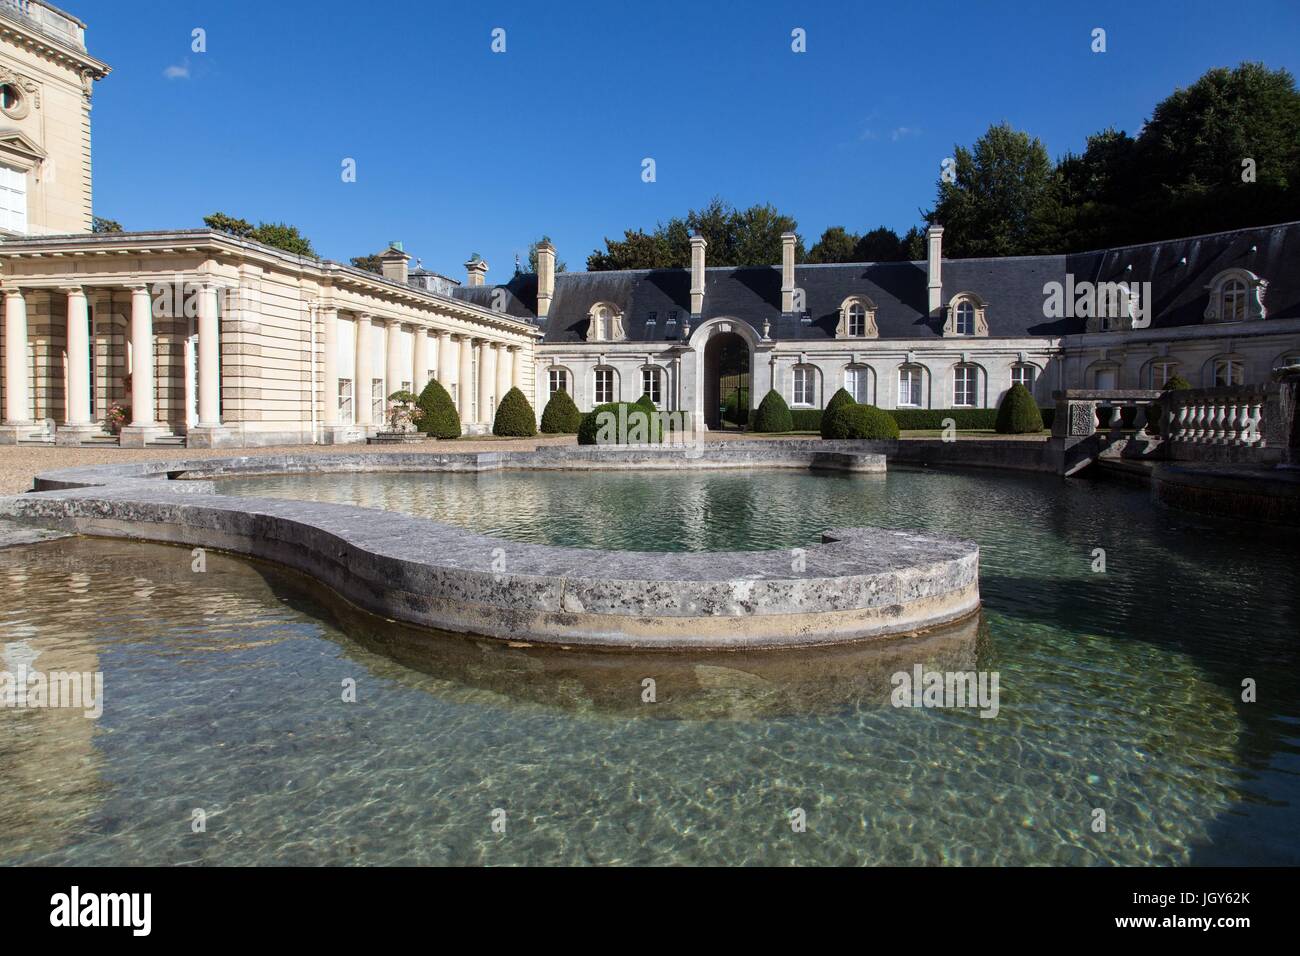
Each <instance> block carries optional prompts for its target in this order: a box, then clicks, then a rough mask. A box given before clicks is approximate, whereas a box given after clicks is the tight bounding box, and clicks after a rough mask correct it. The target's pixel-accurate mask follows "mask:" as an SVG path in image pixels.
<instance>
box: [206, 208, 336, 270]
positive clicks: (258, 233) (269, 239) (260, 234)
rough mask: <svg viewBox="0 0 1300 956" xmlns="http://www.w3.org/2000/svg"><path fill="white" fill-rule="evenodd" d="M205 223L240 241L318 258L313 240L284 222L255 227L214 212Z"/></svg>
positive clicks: (247, 222)
mask: <svg viewBox="0 0 1300 956" xmlns="http://www.w3.org/2000/svg"><path fill="white" fill-rule="evenodd" d="M203 223H204V225H206V226H207V227H208V228H209V229H215V230H217V231H218V232H224V233H227V234H229V235H232V236H236V237H238V238H240V239H250V240H252V241H253V242H260V243H262V245H264V246H273V247H274V248H276V249H283V250H284V251H285V252H292V253H294V254H295V255H299V256H306V257H308V258H311V259H315V258H317V256H316V250H315V249H313V248H312V245H311V240H310V239H308V238H307V237H306V236H304V235H302V234H301V233H300V232H299V231H298V227H297V226H290V225H288V224H287V223H283V222H259V223H258V224H257V225H256V226H254V225H253V224H252V223H251V222H249V221H248V220H246V219H236V218H235V217H233V216H227V215H226V214H225V213H221V212H214V213H213V214H212V215H211V216H204V217H203Z"/></svg>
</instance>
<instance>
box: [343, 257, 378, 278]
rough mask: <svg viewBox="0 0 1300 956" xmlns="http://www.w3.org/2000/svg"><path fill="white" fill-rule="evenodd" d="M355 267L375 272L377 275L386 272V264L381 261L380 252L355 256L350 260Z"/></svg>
mask: <svg viewBox="0 0 1300 956" xmlns="http://www.w3.org/2000/svg"><path fill="white" fill-rule="evenodd" d="M348 261H349V262H350V263H351V264H352V266H353V267H354V268H357V269H363V270H365V271H366V272H373V273H374V274H375V275H377V276H381V275H383V274H384V264H383V263H382V262H380V261H379V253H377V252H376V253H375V254H374V255H369V256H353V257H352V258H351V259H349V260H348Z"/></svg>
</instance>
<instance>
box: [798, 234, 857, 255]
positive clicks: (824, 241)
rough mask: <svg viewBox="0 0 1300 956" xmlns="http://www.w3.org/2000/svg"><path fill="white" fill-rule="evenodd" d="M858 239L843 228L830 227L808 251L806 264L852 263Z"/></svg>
mask: <svg viewBox="0 0 1300 956" xmlns="http://www.w3.org/2000/svg"><path fill="white" fill-rule="evenodd" d="M858 241H859V237H858V236H856V235H854V234H853V233H851V232H848V231H846V230H845V228H844V227H843V226H830V227H829V228H828V229H826V231H825V232H823V233H822V237H821V238H820V239H818V240H817V241H816V242H815V243H813V247H812V248H811V249H809V250H808V258H807V260H806V261H808V262H813V263H817V262H852V261H853V250H854V248H855V247H856V246H857V244H858Z"/></svg>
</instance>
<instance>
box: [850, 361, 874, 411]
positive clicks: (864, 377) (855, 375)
mask: <svg viewBox="0 0 1300 956" xmlns="http://www.w3.org/2000/svg"><path fill="white" fill-rule="evenodd" d="M870 386H871V372H870V370H869V369H865V368H855V367H854V366H852V365H850V366H849V367H848V368H846V369H845V370H844V391H846V392H848V393H849V394H850V395H852V396H853V400H854V401H855V402H857V403H858V404H859V405H870V404H871V397H870V395H869V394H868V392H869V389H870Z"/></svg>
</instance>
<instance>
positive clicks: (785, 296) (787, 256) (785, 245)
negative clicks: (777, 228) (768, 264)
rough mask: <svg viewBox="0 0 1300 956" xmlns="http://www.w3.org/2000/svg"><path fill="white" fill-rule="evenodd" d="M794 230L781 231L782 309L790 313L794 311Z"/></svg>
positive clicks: (785, 312)
mask: <svg viewBox="0 0 1300 956" xmlns="http://www.w3.org/2000/svg"><path fill="white" fill-rule="evenodd" d="M797 238H798V237H797V236H795V234H794V233H793V232H783V233H781V311H782V312H783V313H784V314H785V315H789V314H790V313H791V312H793V311H794V244H795V242H796V240H797Z"/></svg>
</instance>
